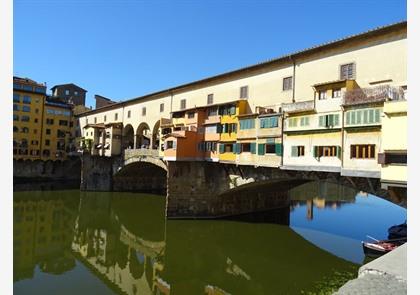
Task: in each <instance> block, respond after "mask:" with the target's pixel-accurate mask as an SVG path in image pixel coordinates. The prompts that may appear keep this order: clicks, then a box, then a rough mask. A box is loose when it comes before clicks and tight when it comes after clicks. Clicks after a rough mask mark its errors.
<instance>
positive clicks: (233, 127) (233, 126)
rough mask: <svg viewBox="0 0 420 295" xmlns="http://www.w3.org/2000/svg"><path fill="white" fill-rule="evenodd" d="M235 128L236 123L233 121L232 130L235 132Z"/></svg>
mask: <svg viewBox="0 0 420 295" xmlns="http://www.w3.org/2000/svg"><path fill="white" fill-rule="evenodd" d="M236 129H237V125H236V123H233V124H232V132H233V133H236Z"/></svg>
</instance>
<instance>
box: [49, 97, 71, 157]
mask: <svg viewBox="0 0 420 295" xmlns="http://www.w3.org/2000/svg"><path fill="white" fill-rule="evenodd" d="M42 127H43V128H42V136H41V143H42V148H41V149H42V154H41V159H42V160H57V159H58V160H65V159H66V158H67V152H70V150H74V149H75V148H76V147H75V143H74V137H75V128H74V123H73V111H72V108H71V106H70V105H68V104H66V103H63V102H62V101H60V100H59V99H57V98H52V97H49V98H48V99H46V101H45V106H44V119H43V126H42Z"/></svg>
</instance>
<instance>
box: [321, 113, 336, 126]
mask: <svg viewBox="0 0 420 295" xmlns="http://www.w3.org/2000/svg"><path fill="white" fill-rule="evenodd" d="M318 120H319V127H334V126H338V125H339V124H340V115H339V114H331V115H323V116H319V117H318Z"/></svg>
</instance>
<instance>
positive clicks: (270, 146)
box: [265, 143, 276, 154]
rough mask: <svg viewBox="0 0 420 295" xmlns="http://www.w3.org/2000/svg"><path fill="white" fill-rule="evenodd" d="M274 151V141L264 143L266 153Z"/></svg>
mask: <svg viewBox="0 0 420 295" xmlns="http://www.w3.org/2000/svg"><path fill="white" fill-rule="evenodd" d="M275 152H276V145H275V144H274V143H267V144H266V145H265V153H266V154H274V153H275Z"/></svg>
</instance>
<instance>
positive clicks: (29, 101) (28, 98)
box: [22, 95, 31, 103]
mask: <svg viewBox="0 0 420 295" xmlns="http://www.w3.org/2000/svg"><path fill="white" fill-rule="evenodd" d="M22 102H23V103H31V97H30V96H28V95H24V96H23V100H22Z"/></svg>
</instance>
